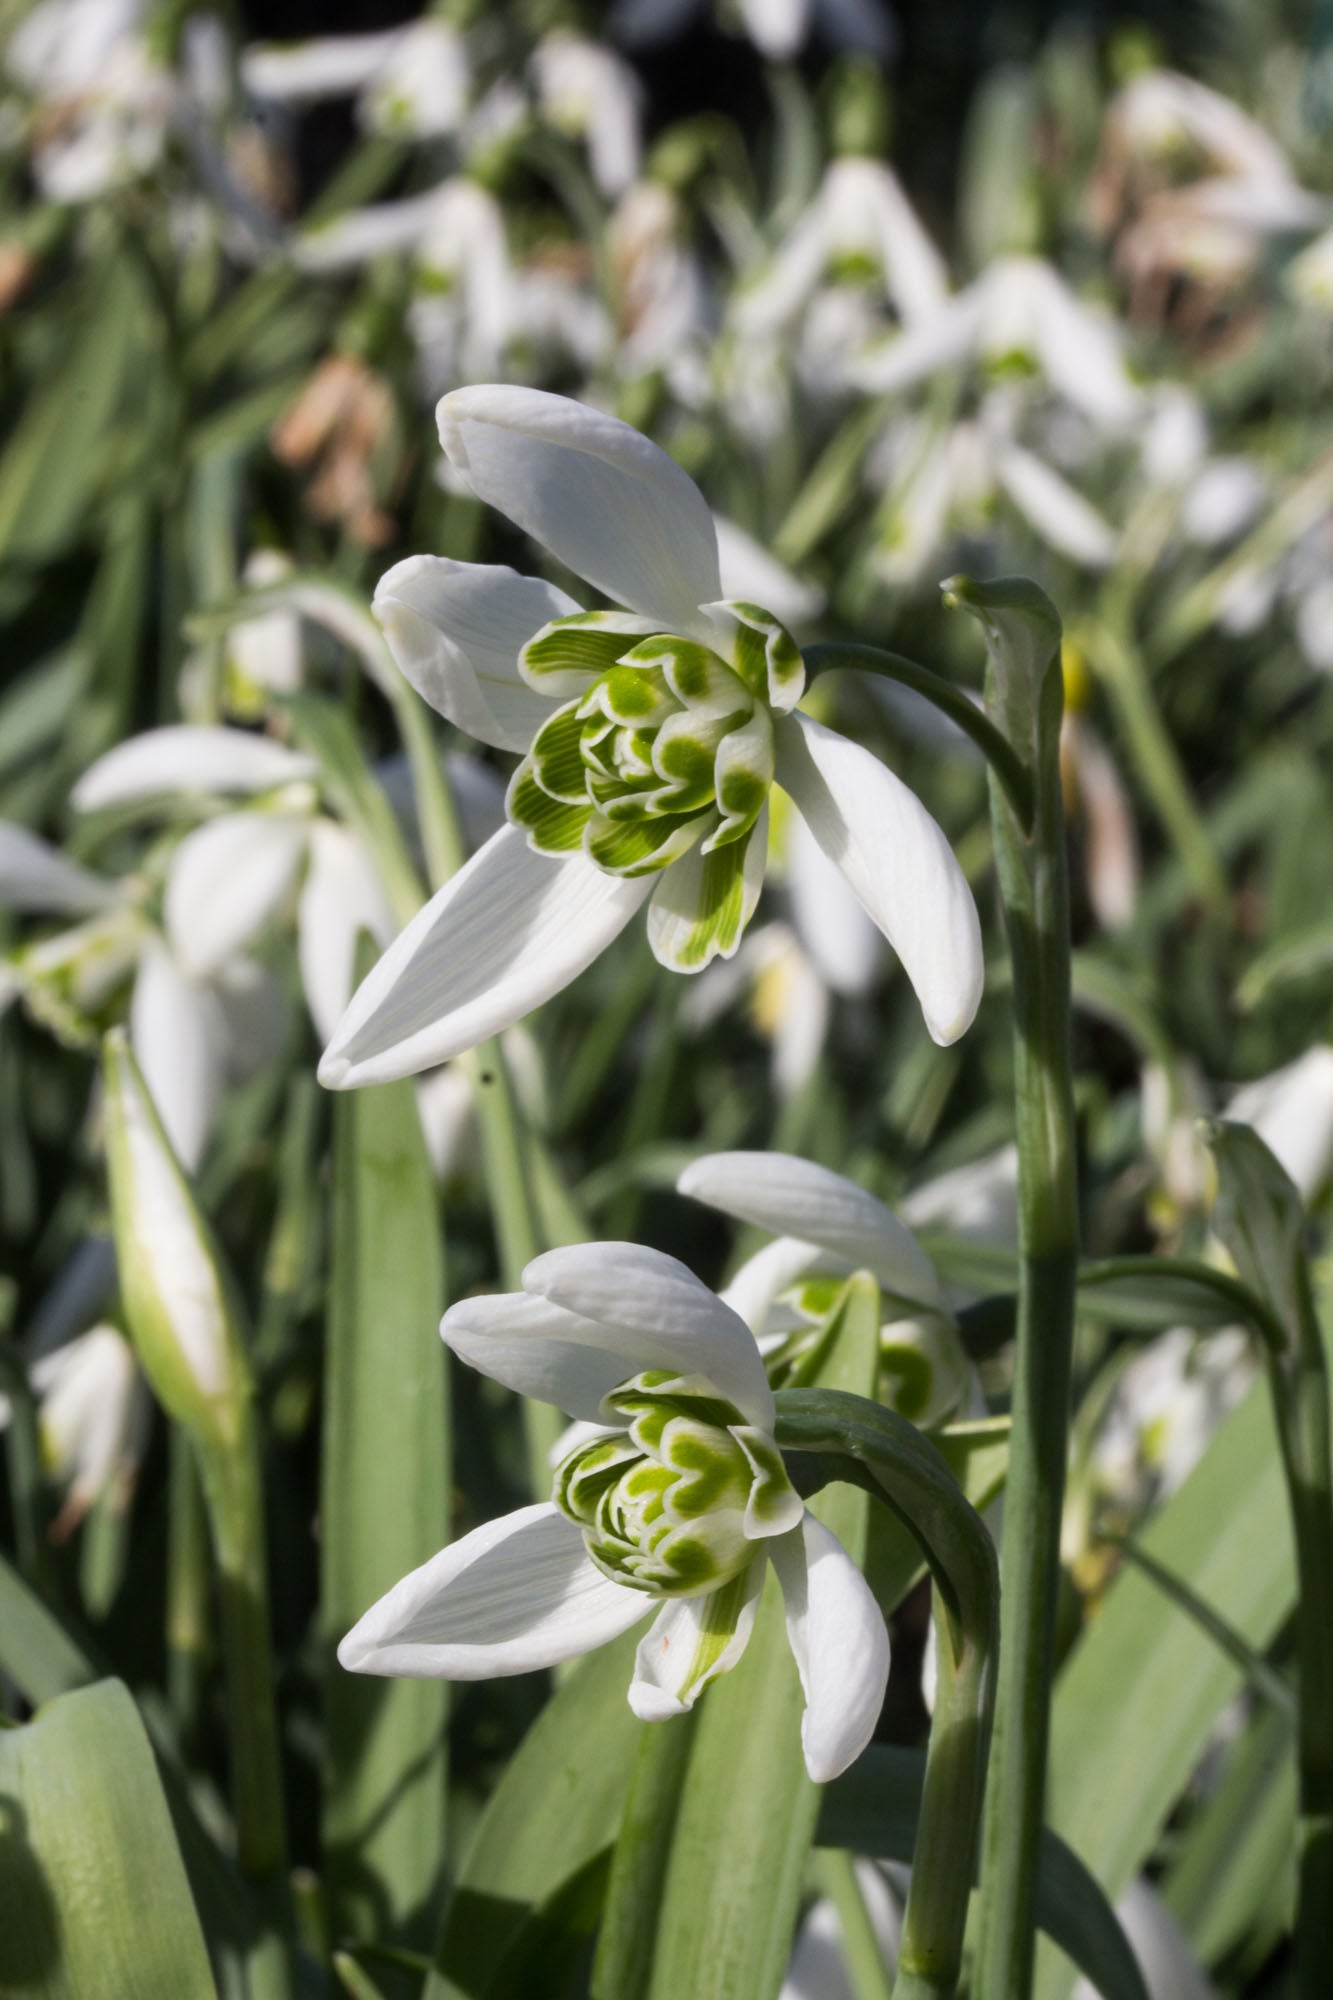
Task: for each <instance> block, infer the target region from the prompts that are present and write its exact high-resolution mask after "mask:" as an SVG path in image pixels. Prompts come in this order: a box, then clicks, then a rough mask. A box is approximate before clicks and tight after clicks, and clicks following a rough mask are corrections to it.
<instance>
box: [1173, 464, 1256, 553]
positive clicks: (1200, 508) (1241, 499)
mask: <svg viewBox="0 0 1333 2000" xmlns="http://www.w3.org/2000/svg"><path fill="white" fill-rule="evenodd" d="M1267 497H1268V482H1267V480H1266V479H1265V478H1264V475H1263V471H1262V469H1261V467H1259V466H1258V465H1256V464H1255V463H1254V461H1253V459H1249V458H1243V457H1240V456H1233V457H1229V458H1214V459H1210V460H1209V462H1208V464H1207V465H1205V466H1204V467H1203V468H1202V469H1201V471H1200V472H1199V474H1198V476H1197V478H1196V479H1195V480H1194V481H1193V482H1192V483H1191V485H1190V487H1189V488H1188V490H1187V492H1186V493H1185V496H1184V498H1183V500H1182V501H1181V508H1180V526H1181V532H1182V533H1183V534H1184V536H1185V539H1186V540H1187V541H1190V542H1195V543H1197V544H1198V545H1199V546H1200V547H1201V548H1211V547H1213V546H1215V545H1216V544H1217V543H1219V542H1229V541H1233V540H1234V539H1235V537H1236V536H1237V535H1240V534H1243V533H1244V531H1245V529H1246V528H1248V527H1249V526H1250V524H1251V522H1252V521H1253V520H1254V519H1255V516H1256V515H1257V514H1258V513H1259V511H1260V509H1261V508H1262V507H1263V505H1264V502H1265V500H1266V499H1267Z"/></svg>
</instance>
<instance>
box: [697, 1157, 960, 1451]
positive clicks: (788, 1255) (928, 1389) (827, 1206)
mask: <svg viewBox="0 0 1333 2000" xmlns="http://www.w3.org/2000/svg"><path fill="white" fill-rule="evenodd" d="M676 1186H677V1188H678V1189H679V1191H680V1193H681V1194H684V1195H690V1196H692V1197H693V1198H694V1200H696V1201H702V1202H706V1203H707V1204H708V1206H709V1207H710V1208H716V1209H720V1210H721V1211H722V1213H723V1214H724V1215H731V1216H734V1217H735V1218H736V1219H737V1221H739V1222H749V1223H754V1224H756V1225H757V1226H758V1227H759V1228H761V1229H767V1230H771V1231H772V1232H773V1235H774V1238H775V1241H774V1242H772V1243H769V1244H767V1245H766V1246H765V1247H764V1248H763V1249H762V1250H759V1251H757V1252H756V1253H755V1255H754V1256H753V1257H751V1258H750V1259H749V1260H748V1261H747V1262H746V1263H745V1264H743V1265H742V1266H741V1268H740V1270H739V1271H738V1272H737V1273H736V1275H735V1277H734V1278H733V1279H732V1281H731V1283H730V1284H729V1285H728V1286H727V1288H726V1291H725V1292H724V1293H723V1297H724V1298H725V1299H726V1300H727V1303H728V1304H729V1305H730V1306H732V1307H733V1308H734V1309H735V1311H736V1312H738V1313H739V1314H740V1317H741V1318H742V1319H743V1320H744V1321H745V1323H746V1325H747V1326H749V1327H750V1329H751V1331H752V1332H753V1333H754V1335H755V1338H756V1339H757V1340H758V1342H759V1345H760V1347H761V1348H762V1349H763V1350H764V1353H765V1357H766V1359H767V1360H768V1362H769V1365H770V1367H782V1366H785V1365H786V1363H787V1362H788V1361H790V1360H792V1359H794V1358H796V1356H797V1355H799V1353H800V1352H801V1350H802V1348H803V1346H805V1345H808V1343H809V1341H810V1339H811V1338H812V1337H813V1335H814V1333H815V1329H816V1328H817V1327H818V1326H819V1325H820V1323H821V1322H822V1320H823V1319H824V1317H825V1315H826V1314H827V1312H828V1309H829V1306H830V1304H831V1303H832V1298H833V1295H834V1294H835V1292H836V1290H837V1288H838V1287H839V1286H841V1285H842V1284H844V1283H845V1282H846V1280H847V1279H848V1278H849V1277H850V1276H851V1274H852V1272H853V1271H856V1270H866V1271H870V1272H872V1273H873V1274H874V1276H875V1277H876V1278H877V1279H878V1281H879V1284H880V1287H881V1291H882V1293H883V1295H884V1298H885V1301H886V1304H887V1305H889V1306H890V1307H892V1306H898V1307H904V1306H905V1307H906V1308H907V1309H908V1310H907V1314H904V1313H902V1312H898V1313H896V1314H893V1313H891V1314H890V1317H888V1318H887V1319H886V1320H885V1322H884V1324H883V1326H882V1327H881V1328H880V1358H881V1373H882V1381H881V1385H880V1396H881V1400H882V1401H884V1402H886V1403H887V1404H888V1405H889V1407H890V1408H892V1409H895V1410H897V1411H898V1413H899V1415H901V1416H905V1417H908V1418H910V1419H911V1421H912V1422H913V1423H915V1424H919V1425H920V1426H921V1427H922V1428H923V1429H932V1428H934V1427H935V1426H937V1425H939V1424H942V1423H944V1422H946V1421H947V1419H948V1418H949V1417H951V1416H953V1415H954V1414H955V1413H956V1412H957V1411H958V1409H959V1406H960V1405H961V1404H962V1403H963V1402H964V1401H966V1400H968V1399H970V1398H972V1397H973V1375H972V1367H971V1364H970V1362H969V1361H968V1358H967V1354H966V1351H965V1350H964V1348H963V1345H962V1342H961V1340H960V1339H959V1337H958V1332H957V1328H956V1326H955V1323H954V1319H953V1315H952V1313H951V1312H950V1310H949V1306H948V1304H947V1302H946V1300H945V1296H944V1293H943V1290H942V1289H941V1286H940V1281H939V1278H938V1276H937V1275H936V1272H935V1268H934V1266H933V1264H932V1263H931V1261H930V1259H929V1257H928V1256H927V1255H926V1253H925V1251H924V1250H923V1249H922V1247H921V1245H920V1244H919V1243H918V1242H917V1240H916V1237H915V1236H914V1235H913V1234H912V1232H911V1230H910V1229H909V1228H908V1227H907V1226H906V1224H905V1223H903V1222H900V1221H899V1219H898V1217H897V1216H896V1215H894V1213H893V1211H892V1210H891V1209H888V1208H886V1207H885V1206H884V1204H883V1202H880V1201H876V1199H875V1197H874V1196H873V1195H869V1194H867V1193H866V1192H865V1190H864V1189H863V1188H859V1187H857V1186H856V1184H855V1182H854V1181H849V1180H845V1179H844V1178H843V1176H842V1175H841V1174H835V1173H833V1172H832V1171H831V1170H830V1169H829V1168H828V1167H820V1166H816V1165H815V1163H814V1162H813V1161H812V1160H801V1159H797V1158H796V1157H795V1156H794V1155H792V1154H790V1153H742V1152H738V1153H708V1154H705V1155H704V1156H703V1157H702V1158H701V1159H698V1160H693V1161H691V1163H690V1165H689V1166H688V1167H686V1169H685V1171H684V1172H683V1173H682V1174H681V1176H680V1179H679V1180H678V1181H677V1183H676Z"/></svg>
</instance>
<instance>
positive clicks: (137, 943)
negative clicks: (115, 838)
mask: <svg viewBox="0 0 1333 2000" xmlns="http://www.w3.org/2000/svg"><path fill="white" fill-rule="evenodd" d="M123 747H128V746H123ZM272 747H273V748H277V747H278V746H276V745H274V746H272ZM110 755H111V756H115V755H116V753H115V752H111V753H110ZM111 779H112V784H113V788H114V783H115V772H114V770H113V772H112V774H111ZM78 789H79V788H78V787H76V794H77V792H78ZM95 789H96V788H95ZM145 894H146V884H143V883H140V882H138V881H135V880H133V879H130V880H127V881H124V882H113V881H109V880H106V879H105V878H103V877H100V876H95V875H93V874H91V873H90V871H88V870H86V869H83V868H79V867H76V866H75V865H74V864H73V863H71V862H69V861H67V860H66V859H65V857H64V856H63V855H61V854H59V853H58V852H57V851H56V850H55V849H53V848H50V847H48V846H47V844H46V842H45V841H42V840H39V839H38V838H37V836H36V835H34V834H31V833H29V832H27V831H26V829H24V828H21V827H14V826H10V825H8V824H5V823H3V822H0V908H6V909H12V910H17V911H21V912H23V913H25V914H28V915H47V914H49V915H52V916H56V917H61V918H65V917H75V918H76V919H78V921H76V922H75V923H74V924H73V925H72V926H71V927H70V928H68V929H65V930H60V931H56V932H55V933H53V934H52V935H50V936H47V937H42V938H39V939H37V940H35V941H34V942H31V943H27V944H23V945H21V946H20V947H19V948H18V949H17V950H16V951H15V952H14V953H13V954H12V956H11V960H10V964H9V966H8V967H7V968H6V970H7V972H8V974H9V977H10V980H11V983H12V986H13V989H14V992H15V993H16V994H17V995H18V996H19V997H21V998H22V1000H23V1002H24V1004H25V1006H27V1008H28V1009H29V1011H30V1012H31V1013H32V1015H33V1017H34V1018H35V1019H36V1020H38V1021H40V1022H41V1023H42V1024H43V1025H44V1026H46V1027H48V1028H50V1029H51V1030H52V1032H53V1033H55V1034H56V1035H57V1036H59V1037H60V1038H61V1039H63V1040H65V1041H69V1042H73V1043H75V1044H76V1045H79V1046H84V1047H87V1046H90V1045H91V1044H92V1042H93V1041H94V1038H95V1034H96V1029H97V1025H98V1022H99V1018H100V1017H101V1016H102V1015H103V1013H104V1011H105V1010H106V1009H107V1008H108V1007H109V1006H110V1005H111V1004H112V1003H113V1002H114V1001H115V1000H116V997H117V995H118V994H119V993H120V992H121V991H122V989H124V988H125V987H130V988H131V991H130V996H129V1021H130V1033H131V1037H132V1040H133V1043H134V1047H135V1051H136V1053H137V1055H138V1058H139V1062H140V1065H141V1067H142V1069H143V1072H144V1075H145V1077H146V1079H147V1081H148V1086H149V1089H150V1090H151V1091H152V1093H153V1098H154V1102H155V1103H156V1104H157V1107H158V1112H159V1115H160V1116H161V1118H162V1121H163V1124H164V1125H165V1127H166V1129H167V1133H168V1136H169V1137H170V1139H171V1143H172V1145H173V1147H174V1149H175V1151H176V1153H177V1156H178V1157H179V1158H180V1160H181V1161H182V1163H183V1164H184V1166H185V1167H186V1170H187V1171H190V1172H192V1171H193V1170H194V1169H195V1167H197V1166H198V1164H199V1161H200V1160H201V1159H202V1157H203V1153H204V1149H205V1147H206V1145H207V1143H208V1138H209V1135H210V1133H211V1131H212V1128H213V1121H214V1118H215V1116H216V1113H217V1110H218V1107H219V1104H220V1102H221V1098H222V1093H223V1090H224V1088H225V1086H226V1084H227V1082H228V1081H229V1080H232V1081H234V1080H237V1079H238V1078H242V1077H244V1076H246V1075H248V1074H249V1073H251V1071H252V1070H253V1069H254V1068H256V1067H258V1066H259V1065H261V1064H262V1063H263V1062H264V1061H266V1060H267V1059H268V1057H269V1056H270V1055H271V1054H272V1053H273V1050H274V1048H275V1047H276V1044H277V1041H278V1040H279V1039H280V1035H281V1020H282V1003H281V994H280V992H279V991H278V989H277V987H276V986H275V985H274V983H273V981H272V980H271V979H270V978H269V977H268V975H267V974H265V973H263V972H262V971H261V970H260V968H259V967H258V966H255V965H252V964H250V963H248V962H247V961H245V960H244V959H237V958H228V959H226V960H223V961H220V962H219V963H218V964H217V965H216V966H215V967H214V968H213V969H212V971H211V973H210V975H209V976H207V977H204V978H196V977H193V976H191V975H190V974H189V973H188V972H187V971H186V970H185V969H184V968H183V967H182V966H181V964H180V962H179V960H178V958H177V957H176V955H175V954H174V953H173V951H172V950H171V949H170V947H169V945H168V943H167V941H166V940H165V939H164V937H163V936H162V934H161V933H160V932H159V931H158V929H157V928H156V927H155V926H154V925H153V924H152V923H151V922H150V921H149V919H148V917H147V915H146V913H145V910H144V908H143V903H144V897H145Z"/></svg>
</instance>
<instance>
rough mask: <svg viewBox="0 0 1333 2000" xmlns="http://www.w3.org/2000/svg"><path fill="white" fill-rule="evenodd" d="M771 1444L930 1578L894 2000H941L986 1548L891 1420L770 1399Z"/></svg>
mask: <svg viewBox="0 0 1333 2000" xmlns="http://www.w3.org/2000/svg"><path fill="white" fill-rule="evenodd" d="M776 1401H777V1410H778V1415H777V1426H776V1430H775V1433H774V1435H775V1437H776V1439H777V1442H778V1444H779V1446H780V1447H781V1448H782V1450H783V1451H784V1452H790V1453H798V1454H804V1453H810V1454H812V1455H813V1456H812V1458H811V1460H810V1461H806V1460H805V1459H804V1458H797V1459H796V1460H795V1462H794V1463H793V1464H792V1466H791V1471H792V1475H793V1478H794V1479H795V1480H796V1481H797V1483H798V1484H799V1486H800V1489H801V1490H802V1491H803V1492H807V1493H809V1492H813V1491H816V1490H817V1489H818V1487H819V1486H821V1485H824V1484H826V1483H827V1482H828V1481H829V1480H832V1479H845V1480H850V1481H851V1482H852V1483H853V1484H855V1485H860V1486H863V1487H865V1488H866V1490H867V1491H869V1492H871V1493H873V1494H875V1495H876V1497H877V1498H878V1499H880V1500H884V1501H886V1502H887V1503H888V1505H889V1506H890V1507H892V1509H893V1510H894V1512H895V1513H896V1514H897V1515H898V1516H899V1518H900V1519H901V1520H902V1521H903V1523H904V1524H905V1525H906V1527H907V1528H908V1530H909V1531H910V1532H911V1533H912V1534H913V1535H914V1536H915V1538H916V1540H917V1541H918V1542H919V1544H920V1546H921V1549H922V1551H923V1553H924V1554H925V1557H926V1560H927V1561H928V1563H929V1564H930V1567H931V1572H932V1574H933V1576H934V1579H935V1608H936V1632H937V1638H938V1644H939V1662H940V1671H939V1682H938V1688H937V1693H936V1699H935V1716H934V1721H933V1723H932V1726H931V1732H930V1748H929V1751H928V1753H927V1757H926V1775H925V1784H924V1788H923V1791H922V1797H921V1815H920V1819H919V1821H918V1824H917V1838H916V1848H915V1852H914V1855H913V1861H912V1886H911V1889H910V1890H909V1892H908V1898H907V1910H906V1913H905V1915H904V1917H903V1934H902V1943H901V1946H900V1948H899V1955H898V1975H897V1978H896V1980H895V1982H894V1987H893V1993H894V2000H950V1996H951V1995H952V1994H953V1993H954V1992H955V1991H956V1989H957V1985H958V1976H959V1973H960V1971H961V1968H962V1957H963V1932H964V1929H965V1927H966V1923H967V1905H968V1896H969V1893H970V1891H971V1887H972V1872H973V1865H974V1862H975V1858H976V1847H977V1838H978V1833H979V1829H980V1825H981V1808H982V1796H983V1792H984V1789H985V1783H986V1762H987V1756H988V1753H989V1750H990V1735H991V1717H992V1712H993V1705H994V1690H995V1655H996V1648H997V1644H998V1633H999V1586H998V1580H997V1577H996V1568H995V1549H994V1546H993V1544H992V1542H991V1539H990V1534H989V1532H988V1530H987V1528H986V1525H985V1523H984V1522H983V1521H982V1519H981V1517H980V1515H979V1514H978V1513H977V1512H976V1511H975V1509H974V1508H972V1507H971V1506H970V1505H969V1504H968V1502H967V1500H966V1499H965V1498H964V1496H963V1493H962V1490H961V1488H960V1487H959V1486H958V1483H957V1481H956V1480H955V1479H954V1476H953V1474H952V1473H951V1472H950V1470H949V1468H948V1466H947V1465H946V1464H945V1462H944V1460H943V1458H942V1457H941V1456H940V1454H939V1452H938V1451H936V1449H935V1447H934V1446H933V1445H932V1444H931V1443H930V1441H929V1439H928V1438H925V1437H923V1436H922V1434H921V1432H919V1431H918V1430H917V1429H916V1428H915V1427H914V1426H913V1425H912V1424H909V1423H907V1422H906V1421H905V1420H904V1419H903V1418H901V1417H898V1416H896V1415H895V1414H894V1412H893V1411H891V1410H885V1409H881V1408H880V1407H879V1406H878V1405H877V1404H873V1403H868V1402H866V1401H865V1400H864V1399H863V1398H862V1397H859V1396H848V1395H844V1394H841V1393H839V1392H837V1391H836V1390H828V1389H823V1390H809V1389H787V1390H783V1391H781V1392H780V1393H779V1394H778V1396H777V1399H776Z"/></svg>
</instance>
